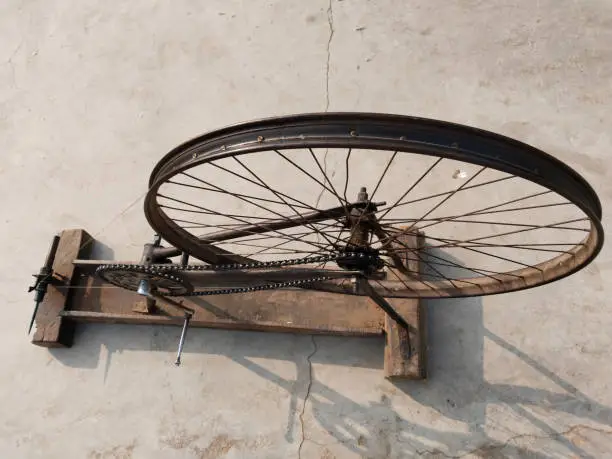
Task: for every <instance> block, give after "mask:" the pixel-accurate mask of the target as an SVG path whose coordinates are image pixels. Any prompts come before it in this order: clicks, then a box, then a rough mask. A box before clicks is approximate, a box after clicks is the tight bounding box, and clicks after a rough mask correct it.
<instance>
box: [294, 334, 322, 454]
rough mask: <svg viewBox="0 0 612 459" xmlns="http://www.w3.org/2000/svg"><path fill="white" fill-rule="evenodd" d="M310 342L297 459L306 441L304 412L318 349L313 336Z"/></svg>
mask: <svg viewBox="0 0 612 459" xmlns="http://www.w3.org/2000/svg"><path fill="white" fill-rule="evenodd" d="M310 338H311V340H312V346H313V349H312V352H311V353H310V355H308V357H306V361H307V362H308V386H307V387H306V394H305V395H304V402H303V403H302V410H301V412H300V416H299V420H300V431H301V432H302V439H301V440H300V444H299V446H298V451H297V455H298V459H299V458H301V457H302V446H304V441H305V440H306V434H305V432H304V412H305V411H306V404H307V403H308V398H309V397H310V389H311V388H312V380H313V378H312V357H313V356H314V355H315V354H316V353H317V351H318V350H319V347H318V346H317V342H316V341H315V337H314V335H310Z"/></svg>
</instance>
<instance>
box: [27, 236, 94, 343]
mask: <svg viewBox="0 0 612 459" xmlns="http://www.w3.org/2000/svg"><path fill="white" fill-rule="evenodd" d="M93 241H94V240H93V239H92V237H91V236H90V235H89V234H87V232H85V231H84V230H82V229H72V230H64V231H62V233H61V235H60V242H59V246H58V248H57V252H56V255H55V261H54V262H53V272H54V275H55V277H56V278H58V277H59V279H61V280H60V282H58V283H57V284H55V285H49V287H48V288H47V294H46V295H45V298H44V300H43V301H42V303H41V304H40V307H39V308H38V312H37V314H36V331H35V332H34V336H33V338H32V343H33V344H36V345H37V346H44V347H69V346H71V345H72V339H73V336H74V323H72V322H70V321H67V320H65V319H64V318H63V317H62V316H61V313H62V311H64V310H65V309H68V308H69V306H70V299H71V294H72V290H70V289H69V288H66V287H69V286H71V285H74V284H75V283H76V278H75V269H74V266H73V264H72V260H74V259H76V258H88V257H89V253H90V252H91V249H92V246H93ZM42 262H43V256H42V255H41V264H42Z"/></svg>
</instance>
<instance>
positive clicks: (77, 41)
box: [0, 0, 612, 459]
mask: <svg viewBox="0 0 612 459" xmlns="http://www.w3.org/2000/svg"><path fill="white" fill-rule="evenodd" d="M610 43H612V5H611V4H610V3H609V2H606V1H604V0H590V1H583V2H572V1H567V0H540V1H537V2H519V1H512V0H502V1H499V2H485V1H478V0H456V1H451V2H446V1H442V0H435V1H432V0H428V1H425V0H414V1H393V0H381V1H376V2H374V1H365V0H342V1H340V0H332V1H331V2H327V1H320V0H316V1H308V2H305V1H304V2H298V1H284V2H282V1H276V2H264V1H256V2H237V1H214V0H213V1H207V2H196V1H183V0H181V1H174V2H161V1H134V2H124V3H121V4H119V3H117V2H101V1H92V0H87V1H80V2H74V1H65V2H60V1H45V2H43V1H38V2H35V1H32V2H21V1H8V0H5V1H4V2H2V4H1V5H0V145H1V146H2V156H1V157H0V196H1V199H0V210H1V212H0V214H1V218H2V220H3V221H2V231H1V233H0V234H1V241H2V246H3V251H4V256H3V262H2V263H1V264H0V295H1V298H2V305H3V317H2V320H0V331H1V336H2V338H1V341H0V342H1V344H2V345H1V346H0V355H1V359H0V362H1V363H2V370H1V371H0V420H1V422H0V457H2V458H73V457H74V458H147V459H150V458H207V459H211V458H225V457H226V458H238V457H244V458H288V457H301V458H305V459H306V458H326V459H330V458H351V457H368V458H386V457H392V458H400V457H401V458H403V457H415V456H421V457H431V458H434V457H435V458H441V457H495V458H502V457H536V458H562V457H563V458H565V457H606V456H608V455H610V454H612V453H611V451H612V437H611V435H610V434H611V433H612V391H611V390H610V374H611V372H610V370H609V362H610V356H611V351H610V348H611V347H612V338H611V334H610V327H611V326H612V315H611V314H610V300H609V298H610V293H611V288H612V287H611V286H610V284H607V282H606V281H609V280H610V270H611V269H612V258H611V257H612V255H611V251H610V249H609V248H607V247H605V248H604V250H603V252H602V253H601V255H600V256H599V258H598V260H597V262H596V263H594V264H592V265H590V266H589V267H588V268H587V269H585V270H583V271H582V272H580V273H579V274H577V275H574V276H572V277H570V278H568V279H566V280H563V281H562V282H560V283H558V284H553V285H549V286H546V287H541V288H538V289H536V290H532V291H525V292H522V293H516V294H508V295H502V296H495V297H487V298H485V299H479V298H473V299H465V300H446V301H432V302H430V303H429V304H428V307H429V310H430V354H429V355H430V368H431V370H430V379H429V380H428V381H426V382H411V383H401V384H392V383H390V382H388V381H386V380H384V379H383V377H382V371H381V369H382V349H383V343H382V340H377V339H348V338H332V337H317V338H311V337H308V336H291V335H280V334H279V335H274V334H256V333H246V332H243V333H237V332H236V333H234V332H227V331H209V330H199V331H193V332H191V333H190V335H189V338H188V341H187V345H186V354H185V356H184V365H183V367H181V368H180V369H177V368H175V367H174V366H173V365H172V361H173V355H174V352H175V347H176V343H177V339H178V335H179V330H178V329H177V328H173V327H170V328H153V327H140V328H139V327H132V326H83V327H79V329H78V332H77V337H76V344H75V346H74V348H72V349H69V350H55V351H47V350H45V349H42V348H37V347H34V346H32V345H31V344H30V343H29V339H28V338H27V337H26V336H25V329H26V325H27V322H28V320H29V316H30V314H31V307H32V301H31V296H30V295H27V294H26V293H25V289H26V287H27V285H28V282H29V279H30V278H29V276H30V274H31V273H33V272H35V271H36V270H37V269H38V267H39V265H40V264H41V262H42V259H43V257H44V254H45V252H46V250H47V246H48V243H49V241H50V237H51V235H52V234H53V233H54V232H55V231H57V230H59V229H62V228H67V227H83V228H85V229H87V230H88V231H89V232H91V234H92V235H94V236H95V237H96V238H98V239H99V240H100V241H101V242H102V243H103V244H106V246H107V247H106V248H104V247H101V248H99V249H98V255H100V256H105V257H112V256H114V257H115V258H117V259H133V258H135V257H138V256H139V254H140V250H141V245H142V243H143V242H145V241H148V240H149V238H150V237H151V231H150V229H149V228H148V226H147V224H146V221H145V219H144V217H143V214H142V198H143V195H144V193H145V192H146V181H147V179H148V175H149V172H150V169H151V167H152V166H153V165H154V164H155V163H156V161H157V160H158V159H159V158H161V156H162V155H163V154H164V153H165V152H166V151H168V150H169V149H170V148H172V147H174V146H175V145H176V144H178V143H180V142H182V141H183V140H185V139H187V138H189V137H192V136H195V135H197V134H199V133H201V132H203V131H206V130H209V129H212V128H216V127H220V126H223V125H225V124H230V123H235V122H238V121H243V120H248V119H252V118H259V117H264V116H269V115H276V114H286V113H295V112H309V111H323V110H350V111H380V112H394V113H401V114H412V115H421V116H427V117H434V118H441V119H445V120H450V121H456V122H459V123H464V124H471V125H475V126H478V127H481V128H485V129H490V130H493V131H497V132H500V133H503V134H507V135H510V136H513V137H516V138H518V139H521V140H524V141H527V142H529V143H532V144H534V145H536V146H538V147H540V148H542V149H544V150H546V151H548V152H550V153H552V154H553V155H555V156H556V157H558V158H560V159H561V160H563V161H566V162H567V163H568V164H570V165H571V166H572V167H575V168H576V169H577V170H578V171H579V172H581V173H582V174H584V176H585V177H586V178H587V179H588V180H589V181H590V182H591V183H592V184H593V186H594V187H595V189H596V190H597V192H598V193H599V195H600V196H601V198H602V202H603V205H604V213H605V215H606V216H605V219H604V225H605V226H607V224H608V223H609V218H608V213H607V212H606V210H607V207H608V204H609V202H610V201H611V200H612V185H611V184H610V179H609V178H610V175H609V174H610V166H611V164H612V158H611V157H610V147H611V146H612V139H611V137H610V126H611V125H612V111H610V108H609V101H610V98H611V97H612V50H611V48H610ZM608 247H609V246H608Z"/></svg>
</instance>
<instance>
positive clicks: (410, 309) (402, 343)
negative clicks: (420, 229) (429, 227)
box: [384, 234, 427, 379]
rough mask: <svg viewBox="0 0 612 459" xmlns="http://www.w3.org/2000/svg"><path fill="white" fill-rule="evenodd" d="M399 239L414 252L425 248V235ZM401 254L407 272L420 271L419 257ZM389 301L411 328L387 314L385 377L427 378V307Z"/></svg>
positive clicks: (415, 301)
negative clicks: (405, 326) (399, 323)
mask: <svg viewBox="0 0 612 459" xmlns="http://www.w3.org/2000/svg"><path fill="white" fill-rule="evenodd" d="M398 240H399V241H401V242H402V244H404V245H407V246H409V247H414V248H415V249H416V248H420V247H422V244H423V237H422V236H419V237H416V236H414V235H411V234H406V235H402V236H400V237H398ZM394 248H403V246H402V245H400V244H395V246H394ZM400 253H401V254H402V259H403V260H404V263H405V265H406V266H407V267H408V269H409V270H410V271H415V272H419V265H420V263H419V262H418V261H416V260H415V259H416V258H417V257H416V255H415V254H414V253H413V252H410V250H408V249H406V250H404V251H402V252H400ZM396 275H397V276H404V275H403V274H401V273H396ZM404 277H405V276H404ZM388 301H389V303H390V304H391V305H392V306H393V307H394V308H395V310H396V311H397V312H398V313H399V314H400V315H401V316H402V317H403V318H404V319H405V320H406V322H408V324H410V325H411V328H410V329H409V330H406V329H405V328H404V327H402V326H399V325H398V324H397V323H396V322H395V321H394V320H393V319H391V318H390V317H389V316H387V315H386V314H385V334H386V342H385V364H384V372H385V377H386V378H389V379H393V378H404V379H424V378H426V377H427V367H426V357H427V355H426V349H427V339H426V324H427V321H426V317H425V309H424V306H423V304H422V302H421V301H420V300H419V299H393V300H388Z"/></svg>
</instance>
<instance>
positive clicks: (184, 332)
mask: <svg viewBox="0 0 612 459" xmlns="http://www.w3.org/2000/svg"><path fill="white" fill-rule="evenodd" d="M190 320H191V314H189V313H185V319H184V320H183V330H182V331H181V339H180V340H179V346H178V352H177V354H176V362H174V364H175V365H176V366H177V367H178V366H179V365H180V364H181V354H182V353H183V344H185V336H186V335H187V327H188V326H189V321H190Z"/></svg>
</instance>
